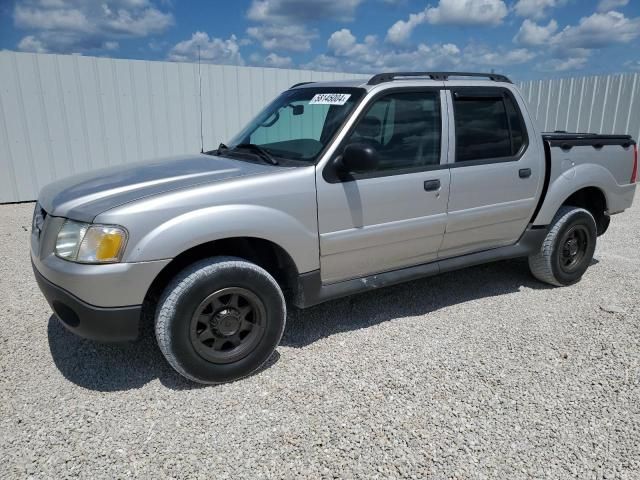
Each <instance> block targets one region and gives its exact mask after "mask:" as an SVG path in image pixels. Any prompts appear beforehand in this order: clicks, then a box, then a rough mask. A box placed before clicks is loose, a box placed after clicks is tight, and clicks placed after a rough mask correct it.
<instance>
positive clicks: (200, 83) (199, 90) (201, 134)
mask: <svg viewBox="0 0 640 480" xmlns="http://www.w3.org/2000/svg"><path fill="white" fill-rule="evenodd" d="M198 95H199V97H200V153H204V135H203V133H202V129H203V127H202V73H201V71H200V45H198Z"/></svg>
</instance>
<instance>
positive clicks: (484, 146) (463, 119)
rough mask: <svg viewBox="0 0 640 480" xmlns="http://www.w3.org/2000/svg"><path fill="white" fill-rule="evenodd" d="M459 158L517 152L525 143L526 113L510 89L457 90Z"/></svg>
mask: <svg viewBox="0 0 640 480" xmlns="http://www.w3.org/2000/svg"><path fill="white" fill-rule="evenodd" d="M453 105H454V115H455V128H456V162H465V161H471V160H485V159H495V158H507V157H513V156H515V155H516V154H517V153H518V152H519V151H520V149H521V148H522V146H523V145H524V143H525V132H524V125H523V122H522V116H521V114H520V112H519V110H518V109H517V106H516V105H515V104H514V102H513V99H512V98H511V96H510V95H507V94H506V93H504V92H502V91H500V90H495V91H491V90H488V91H483V92H482V93H481V94H474V93H470V92H465V91H464V90H461V91H455V92H453Z"/></svg>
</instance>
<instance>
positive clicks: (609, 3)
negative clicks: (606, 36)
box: [598, 0, 629, 12]
mask: <svg viewBox="0 0 640 480" xmlns="http://www.w3.org/2000/svg"><path fill="white" fill-rule="evenodd" d="M628 3H629V0H600V1H599V2H598V11H599V12H608V11H609V10H614V9H616V8H620V7H625V6H626V5H627V4H628Z"/></svg>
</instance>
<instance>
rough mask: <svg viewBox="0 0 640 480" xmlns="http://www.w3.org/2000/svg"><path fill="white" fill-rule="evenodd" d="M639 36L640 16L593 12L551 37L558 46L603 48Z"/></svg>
mask: <svg viewBox="0 0 640 480" xmlns="http://www.w3.org/2000/svg"><path fill="white" fill-rule="evenodd" d="M638 36H640V17H636V18H627V17H625V16H624V14H622V13H620V12H607V13H594V14H593V15H591V16H589V17H583V18H581V19H580V22H579V23H578V25H576V26H567V27H565V28H564V29H563V30H562V31H560V32H559V33H557V34H556V35H555V36H554V37H553V38H552V43H553V44H554V45H555V46H557V47H558V48H563V49H571V48H587V49H592V48H603V47H608V46H610V45H613V44H616V43H629V42H631V41H632V40H634V39H636V38H637V37H638Z"/></svg>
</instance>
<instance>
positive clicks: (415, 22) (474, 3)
mask: <svg viewBox="0 0 640 480" xmlns="http://www.w3.org/2000/svg"><path fill="white" fill-rule="evenodd" d="M507 13H508V11H507V6H506V5H505V3H504V2H503V1H502V0H440V1H439V3H438V5H437V6H436V7H431V6H429V7H427V8H425V9H424V10H422V11H421V12H417V13H412V14H410V15H409V18H408V19H407V20H398V21H397V22H396V23H394V24H393V25H392V26H391V27H390V28H389V30H387V36H386V41H387V42H388V43H391V44H394V45H402V44H404V43H406V42H407V40H409V37H410V36H411V34H412V33H413V31H414V30H415V28H416V27H417V26H419V25H421V24H423V23H431V24H450V25H498V24H500V23H502V20H503V19H504V17H506V16H507Z"/></svg>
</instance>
